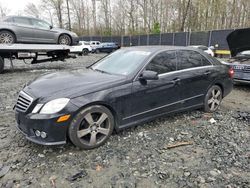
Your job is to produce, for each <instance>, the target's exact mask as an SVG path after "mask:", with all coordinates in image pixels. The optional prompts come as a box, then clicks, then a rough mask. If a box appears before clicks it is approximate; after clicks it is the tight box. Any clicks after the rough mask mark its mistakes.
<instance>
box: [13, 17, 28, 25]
mask: <svg viewBox="0 0 250 188" xmlns="http://www.w3.org/2000/svg"><path fill="white" fill-rule="evenodd" d="M13 21H14V22H15V23H17V24H21V25H31V23H30V20H29V19H28V18H21V17H14V18H13Z"/></svg>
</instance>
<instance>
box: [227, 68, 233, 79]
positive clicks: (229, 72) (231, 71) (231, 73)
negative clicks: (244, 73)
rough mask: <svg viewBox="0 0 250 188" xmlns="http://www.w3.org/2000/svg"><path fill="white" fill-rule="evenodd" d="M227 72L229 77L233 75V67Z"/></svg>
mask: <svg viewBox="0 0 250 188" xmlns="http://www.w3.org/2000/svg"><path fill="white" fill-rule="evenodd" d="M228 74H229V77H230V78H233V77H234V69H233V68H232V67H231V68H230V69H229V71H228Z"/></svg>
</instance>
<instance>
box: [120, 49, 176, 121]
mask: <svg viewBox="0 0 250 188" xmlns="http://www.w3.org/2000/svg"><path fill="white" fill-rule="evenodd" d="M176 62H177V59H176V52H175V51H165V52H161V53H159V54H157V55H156V56H155V57H154V58H153V59H152V60H151V61H150V62H149V64H148V65H147V66H146V67H145V69H144V70H151V71H155V72H157V73H158V74H159V79H158V80H147V81H142V80H140V79H139V78H137V79H136V80H135V81H134V82H133V86H132V93H133V98H132V103H131V105H132V106H133V108H132V109H131V116H130V117H127V118H125V119H129V121H137V120H141V119H144V118H148V117H152V116H154V115H159V114H162V113H166V112H170V111H174V110H176V109H178V108H179V86H178V84H176V80H175V79H176V74H175V71H176Z"/></svg>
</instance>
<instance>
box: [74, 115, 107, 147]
mask: <svg viewBox="0 0 250 188" xmlns="http://www.w3.org/2000/svg"><path fill="white" fill-rule="evenodd" d="M110 129H111V122H110V120H109V118H108V115H107V114H106V113H105V112H89V113H87V114H86V115H85V116H84V118H83V121H82V122H81V124H80V126H79V130H78V131H77V137H78V138H79V139H80V140H81V142H83V143H84V144H86V145H89V146H95V145H98V144H100V143H102V142H103V141H104V140H105V139H106V138H107V136H108V135H109V133H110Z"/></svg>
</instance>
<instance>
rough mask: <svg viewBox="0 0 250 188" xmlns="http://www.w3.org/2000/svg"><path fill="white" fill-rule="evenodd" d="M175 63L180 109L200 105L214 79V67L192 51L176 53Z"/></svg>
mask: <svg viewBox="0 0 250 188" xmlns="http://www.w3.org/2000/svg"><path fill="white" fill-rule="evenodd" d="M177 62H178V63H177V70H178V71H179V72H180V75H179V79H180V100H181V101H182V108H187V107H190V106H196V105H201V104H202V103H203V100H204V97H205V94H206V93H207V90H208V88H209V86H210V84H211V83H212V82H213V80H214V79H215V77H214V76H215V75H216V74H215V69H214V66H213V65H212V64H211V63H210V62H209V61H208V60H207V59H206V58H205V57H204V56H203V55H201V54H200V53H198V52H196V51H192V50H179V51H177Z"/></svg>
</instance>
